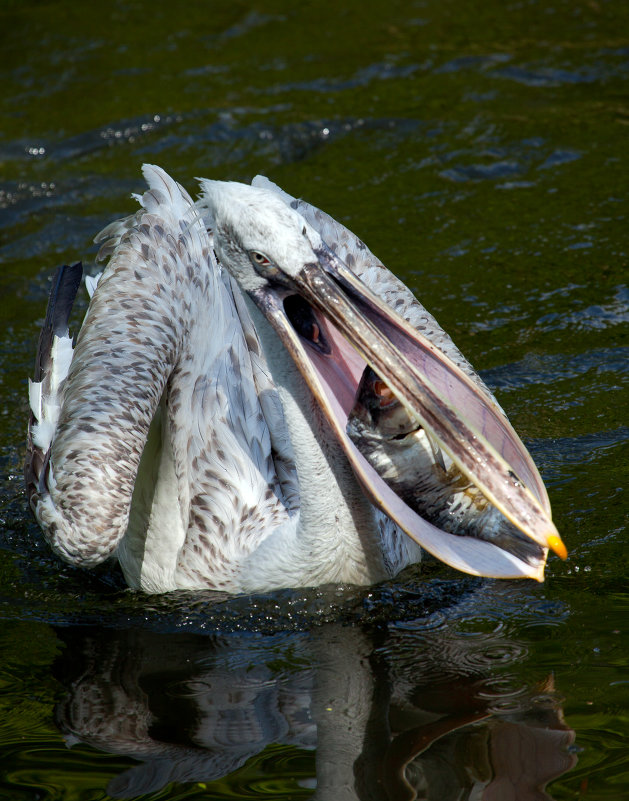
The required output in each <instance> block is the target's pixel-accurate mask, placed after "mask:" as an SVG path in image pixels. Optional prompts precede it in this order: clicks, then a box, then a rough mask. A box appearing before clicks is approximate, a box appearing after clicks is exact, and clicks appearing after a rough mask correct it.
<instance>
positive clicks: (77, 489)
mask: <svg viewBox="0 0 629 801" xmlns="http://www.w3.org/2000/svg"><path fill="white" fill-rule="evenodd" d="M144 174H145V177H146V179H147V181H148V183H149V190H148V191H147V192H145V194H144V195H143V196H142V198H138V199H139V200H140V202H141V205H142V208H141V210H140V211H139V212H138V213H137V214H135V215H134V216H132V217H130V218H127V219H126V220H122V221H119V222H117V223H114V224H113V225H111V226H109V227H108V228H107V229H105V231H103V233H102V234H101V235H100V237H99V240H100V241H103V246H102V249H101V255H110V256H111V258H110V260H109V263H108V264H107V267H106V268H105V270H104V272H103V275H102V277H101V278H100V280H99V281H98V285H97V287H93V286H92V287H90V288H91V289H93V290H94V291H93V296H92V299H91V302H90V306H89V309H88V312H87V315H86V317H85V321H84V323H83V326H82V328H81V331H80V333H79V336H78V339H77V343H76V348H75V349H74V352H73V353H72V352H70V354H68V352H67V348H65V344H64V342H65V341H61V340H60V339H59V338H57V339H56V340H53V347H52V348H49V347H48V346H47V345H46V344H45V343H44V350H45V353H44V355H43V356H41V355H40V357H39V361H40V363H43V364H44V365H45V366H46V365H49V364H61V367H62V368H63V369H62V370H61V372H59V369H57V370H56V373H55V375H56V378H55V381H54V382H52V383H53V384H54V387H53V389H52V390H51V389H50V386H51V382H50V381H48V382H46V381H45V380H44V381H43V380H42V376H41V375H39V376H36V378H37V379H38V380H37V381H36V382H35V384H34V388H32V389H31V393H30V398H31V406H32V410H33V415H34V419H33V421H32V426H31V434H30V435H29V448H30V451H29V454H30V455H29V464H31V465H33V466H34V468H35V469H34V470H32V471H31V477H30V478H31V481H30V485H31V493H30V494H31V505H32V508H33V510H34V512H35V516H36V517H37V519H38V521H39V523H40V525H41V526H42V528H43V529H44V532H45V535H46V537H47V539H48V540H49V542H50V544H51V545H52V547H53V548H54V549H55V551H57V553H59V554H60V555H61V556H62V557H63V558H64V559H66V560H67V561H69V562H71V563H74V564H79V565H84V566H91V565H94V564H97V563H99V562H101V561H103V560H104V559H106V558H107V557H108V556H110V555H111V554H113V553H114V552H115V551H116V549H117V548H118V547H119V546H121V550H120V556H121V562H122V563H123V569H125V573H126V574H127V580H128V581H129V583H130V584H131V585H132V586H142V587H144V588H145V589H149V590H153V591H160V590H162V591H163V590H165V589H171V588H174V587H175V586H180V587H181V586H203V585H205V586H210V587H215V588H218V589H230V587H231V582H232V578H233V575H232V574H233V571H234V570H235V569H236V567H237V564H238V561H239V558H240V557H241V556H242V557H243V558H244V557H245V556H246V555H247V554H249V553H250V552H251V551H252V550H253V549H254V548H255V547H256V546H257V545H258V544H259V540H260V538H263V537H264V536H266V533H267V532H268V528H266V527H265V525H270V526H271V528H272V527H273V526H276V525H277V524H278V521H279V520H283V519H284V518H285V517H286V515H287V513H288V512H289V511H290V509H291V505H293V506H294V500H293V501H291V500H290V497H289V500H287V497H286V496H287V495H288V496H290V495H291V491H292V487H293V485H292V484H291V479H292V480H293V482H294V476H292V475H291V471H290V453H289V452H288V450H287V448H286V447H285V448H284V450H283V451H282V453H281V454H280V457H278V462H281V464H280V469H279V470H278V469H276V464H275V457H276V455H277V453H276V451H274V450H273V448H272V443H271V438H270V434H269V423H268V420H267V415H268V416H270V417H272V418H273V419H272V424H273V425H274V426H275V427H277V426H279V428H280V435H279V436H280V439H281V423H282V420H281V419H280V420H279V422H278V419H277V413H276V412H277V409H276V407H275V406H274V404H273V391H274V388H273V387H272V386H271V387H269V386H267V387H265V389H266V390H267V391H266V392H265V406H264V408H263V407H262V405H261V403H260V399H259V394H258V393H259V386H260V382H261V381H263V380H264V370H263V367H264V366H263V365H261V356H260V354H259V350H260V348H259V343H258V344H256V338H255V332H252V330H251V328H252V326H251V325H250V323H249V326H248V327H247V322H246V320H247V317H246V310H245V309H244V305H243V304H242V300H241V299H240V297H239V292H238V290H237V289H235V287H234V286H233V284H232V282H231V280H230V279H229V278H228V277H227V276H225V275H222V274H221V271H220V269H219V268H218V266H217V264H216V261H215V258H214V254H213V250H212V243H211V238H210V235H209V234H208V232H207V230H206V227H205V225H204V223H203V221H202V220H201V219H200V218H199V217H198V214H197V213H196V212H195V210H194V208H193V203H192V201H191V199H190V197H189V196H188V194H187V193H186V192H185V191H184V190H183V189H182V188H181V187H180V186H179V185H178V184H176V183H175V182H174V181H173V180H172V179H170V178H169V177H168V176H167V175H166V173H164V172H163V171H162V170H159V169H158V168H155V167H145V168H144ZM236 293H238V294H237V295H236ZM235 295H236V297H235ZM240 315H243V316H244V318H245V329H246V332H245V331H243V320H241V316H240ZM57 327H59V326H57ZM61 327H63V326H61ZM66 339H67V337H66ZM68 342H69V340H68ZM59 343H60V344H59ZM55 345H56V346H57V350H58V351H59V350H60V351H63V352H64V353H65V357H64V358H63V359H60V358H59V357H58V355H57V356H55V353H54V350H55ZM61 346H63V347H61ZM64 348H65V350H64ZM52 357H54V358H52ZM68 368H69V369H68ZM256 382H257V383H256ZM277 405H279V401H278V402H277ZM54 407H58V411H57V412H56V413H55V415H54V416H53V415H51V414H50V413H49V410H50V409H53V408H54ZM273 415H275V417H273ZM276 438H277V437H276ZM280 450H281V449H280ZM286 489H287V491H286V492H285V490H286ZM125 533H126V534H127V535H128V536H126V537H125ZM123 537H124V543H123V544H122V545H121V541H122V540H123ZM144 559H151V560H153V561H152V563H151V564H150V565H149V564H147V563H146V562H144V561H143V560H144ZM125 565H126V567H125ZM175 578H176V580H175Z"/></svg>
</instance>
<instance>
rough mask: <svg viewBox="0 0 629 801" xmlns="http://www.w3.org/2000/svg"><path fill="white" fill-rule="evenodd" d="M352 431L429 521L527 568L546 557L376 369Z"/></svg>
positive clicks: (361, 392) (365, 380)
mask: <svg viewBox="0 0 629 801" xmlns="http://www.w3.org/2000/svg"><path fill="white" fill-rule="evenodd" d="M346 432H347V435H348V437H349V438H350V440H351V441H352V442H353V443H354V445H355V446H356V448H357V449H358V451H359V452H360V453H361V455H362V456H363V457H364V458H365V459H366V460H367V462H368V463H369V465H370V466H371V467H372V468H373V469H374V470H375V471H376V472H377V473H378V475H379V476H380V478H382V480H383V481H384V482H385V483H386V484H387V485H388V486H389V487H390V488H391V489H392V490H393V491H394V492H395V493H396V494H397V495H398V496H399V497H400V498H401V499H402V500H403V501H404V503H405V504H406V505H407V506H409V507H410V508H411V509H412V510H413V511H414V512H416V513H417V514H418V515H420V516H421V517H423V518H424V520H427V521H428V522H429V523H432V524H433V525H435V526H437V527H438V528H440V529H441V530H442V531H446V532H448V533H449V534H452V535H453V536H468V537H474V538H476V539H478V540H484V541H485V542H489V543H491V544H492V545H496V546H497V547H499V548H501V549H502V550H504V551H507V552H508V553H511V554H513V555H514V556H516V557H517V558H519V559H522V560H523V561H525V562H526V563H527V564H533V563H535V562H536V561H537V560H539V559H541V558H543V549H542V547H541V546H540V545H538V544H537V543H536V542H534V541H532V540H531V539H530V538H529V537H527V536H525V535H524V534H523V533H522V532H521V531H520V530H519V529H518V528H516V526H514V525H513V523H511V522H510V521H509V520H508V519H507V518H506V517H505V516H504V515H503V514H502V512H500V510H498V509H497V508H496V507H495V506H493V505H492V504H491V503H490V501H489V500H488V499H487V498H486V497H485V496H484V495H483V493H482V492H481V490H480V489H479V488H478V487H476V486H475V485H474V484H473V483H472V482H471V481H470V480H469V479H468V478H467V477H466V476H465V475H464V474H463V473H462V472H461V471H460V470H459V469H458V467H457V466H456V465H455V464H454V463H453V462H452V460H451V459H450V457H449V456H448V454H447V453H446V452H445V451H444V450H443V449H442V448H440V447H439V445H438V443H437V442H436V441H435V439H434V437H432V436H431V435H430V434H429V433H428V432H427V431H426V430H425V428H424V427H423V426H422V425H421V424H420V422H419V420H418V419H417V418H415V417H413V415H412V414H410V413H409V412H408V411H407V409H406V408H405V407H404V406H403V404H402V403H400V401H399V400H398V399H397V398H396V397H395V395H394V394H393V392H392V390H391V388H390V387H389V386H388V385H387V384H386V382H385V381H383V380H382V378H380V376H379V375H378V374H377V373H376V372H375V371H374V370H373V369H372V368H371V367H370V366H367V367H366V368H365V370H364V372H363V374H362V377H361V380H360V383H359V385H358V389H357V392H356V397H355V400H354V406H353V407H352V409H351V410H350V412H349V415H348V418H347V427H346Z"/></svg>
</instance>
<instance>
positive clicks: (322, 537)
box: [25, 166, 565, 592]
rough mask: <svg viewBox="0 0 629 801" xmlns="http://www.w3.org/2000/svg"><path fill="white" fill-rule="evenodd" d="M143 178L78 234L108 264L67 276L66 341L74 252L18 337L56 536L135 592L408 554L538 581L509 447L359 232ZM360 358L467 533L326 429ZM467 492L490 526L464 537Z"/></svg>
mask: <svg viewBox="0 0 629 801" xmlns="http://www.w3.org/2000/svg"><path fill="white" fill-rule="evenodd" d="M144 175H145V178H146V180H147V182H148V186H149V188H148V190H147V191H146V192H145V193H144V194H143V195H142V196H141V197H140V196H136V199H137V200H138V201H139V203H140V206H141V208H140V210H139V211H138V212H137V213H136V214H135V215H134V216H132V217H129V218H127V219H124V220H120V221H118V222H115V223H113V224H112V225H110V226H108V227H107V228H106V229H105V230H104V231H103V232H102V233H101V234H100V235H99V237H97V240H96V241H100V242H102V247H101V250H100V253H99V257H100V258H104V257H107V256H109V262H108V264H107V266H106V268H105V270H104V272H103V273H102V274H101V276H100V277H99V279H93V278H87V279H86V283H87V287H88V291H89V292H90V293H91V300H90V305H89V308H88V311H87V314H86V317H85V320H84V322H83V325H82V327H81V329H80V332H79V334H78V338H77V340H76V345H75V346H74V347H73V345H72V340H71V338H70V337H69V333H68V318H69V313H70V309H71V306H72V303H73V300H74V297H75V295H76V291H77V287H78V285H79V282H80V279H81V273H82V268H81V266H80V265H73V266H72V267H64V268H61V269H60V271H58V273H57V276H56V277H55V280H54V282H53V283H54V285H53V289H52V293H51V298H50V301H49V305H48V311H47V316H46V320H45V323H44V327H43V330H42V334H41V337H40V343H39V349H38V356H37V364H36V373H35V380H34V381H32V382H30V386H29V398H30V406H31V419H30V424H29V432H28V452H27V460H26V466H25V476H26V483H27V489H28V494H29V498H30V503H31V507H32V509H33V511H34V514H35V517H36V518H37V520H38V522H39V524H40V525H41V527H42V529H43V531H44V534H45V537H46V539H47V541H48V542H49V543H50V545H51V546H52V548H53V549H54V550H55V552H56V553H57V554H59V555H60V556H61V557H62V558H63V559H65V560H67V561H68V562H70V563H72V564H75V565H80V566H84V567H91V566H94V565H96V564H98V563H100V562H103V561H104V560H106V559H108V558H109V557H112V556H115V557H117V558H118V560H119V561H120V564H121V566H122V570H123V572H124V575H125V578H126V580H127V582H128V584H129V585H130V586H131V587H133V588H141V589H143V590H146V591H149V592H163V591H168V590H173V589H179V588H188V589H192V588H212V589H218V590H226V591H230V592H251V591H265V590H270V589H273V588H278V587H290V586H293V587H296V586H308V585H316V584H321V583H324V582H350V583H357V584H369V583H373V582H377V581H379V580H382V579H385V578H387V577H390V576H392V575H395V574H396V573H397V572H398V571H399V570H401V569H402V568H403V567H405V566H406V565H408V564H410V563H413V562H417V561H419V559H420V556H421V550H422V548H425V549H426V550H428V551H429V552H431V553H432V554H434V555H436V556H437V557H438V558H440V559H442V560H443V561H445V562H447V563H448V564H450V565H452V566H454V567H456V568H458V569H460V570H464V571H466V572H469V573H473V574H477V575H487V576H497V577H523V576H528V577H533V578H536V579H538V580H542V578H543V572H544V565H545V561H546V556H547V552H548V548H549V547H550V548H552V549H553V550H555V551H556V552H557V553H558V554H559V555H560V556H565V548H564V546H563V543H562V542H561V539H560V538H559V536H558V534H557V531H556V529H555V527H554V525H553V523H552V522H551V519H550V507H549V503H548V497H547V494H546V491H545V488H544V485H543V483H542V480H541V478H540V476H539V474H538V472H537V469H536V468H535V465H534V464H533V461H532V459H531V457H530V456H529V454H528V452H527V451H526V449H525V447H524V446H523V445H522V443H521V441H520V440H519V438H518V436H517V434H516V433H515V432H514V430H513V429H512V427H511V426H510V424H509V422H508V421H507V419H506V416H505V415H504V413H503V411H502V410H501V409H500V407H499V406H498V405H497V403H496V401H495V400H494V399H493V397H492V395H491V393H490V392H489V390H488V389H487V388H486V387H485V386H484V384H483V383H482V381H481V380H480V378H479V377H478V376H477V375H476V374H475V373H474V371H473V370H472V368H471V367H470V365H469V364H468V363H467V362H466V360H465V359H464V358H463V356H462V355H461V354H460V352H459V351H458V350H457V349H456V347H455V346H454V344H453V343H452V341H451V340H450V338H449V337H448V336H447V334H446V333H445V332H444V331H443V330H442V329H441V328H440V327H439V326H438V325H437V323H436V322H435V320H434V318H433V317H432V316H431V315H430V314H429V313H428V312H427V311H426V310H425V309H424V308H423V307H422V306H421V304H420V303H419V302H418V301H417V300H416V299H415V298H414V297H413V296H412V294H411V293H410V291H409V290H408V289H407V288H406V287H405V286H404V285H403V284H402V283H401V282H400V281H399V280H398V279H396V278H395V277H394V276H393V275H392V274H391V273H390V272H389V271H388V270H387V269H385V268H384V267H383V266H382V264H380V263H379V262H378V260H377V259H376V258H375V257H374V256H373V255H372V254H371V253H370V251H369V250H368V249H367V248H366V247H365V245H364V244H363V243H362V242H361V241H360V240H358V239H357V238H356V237H355V236H354V235H353V234H352V233H351V232H349V231H348V230H347V229H346V228H344V227H343V226H342V225H340V224H339V223H337V222H336V221H334V220H333V219H332V218H331V217H329V216H328V215H326V214H324V213H323V212H321V211H319V210H317V209H315V208H314V207H312V206H310V205H309V204H307V203H305V202H303V201H297V200H295V199H293V198H291V197H290V196H289V195H287V194H286V193H284V192H282V191H281V190H280V189H278V188H277V187H276V186H274V185H273V184H271V183H270V182H269V181H267V180H266V179H264V178H260V177H259V178H257V179H254V182H253V183H254V185H253V186H247V185H244V184H238V183H225V182H220V181H208V180H201V182H200V183H201V191H202V194H201V199H200V200H199V201H198V202H197V203H196V204H195V203H194V202H193V201H192V200H191V198H190V197H189V195H188V194H187V193H186V191H185V190H184V189H183V188H182V187H180V186H179V185H178V184H177V183H176V182H175V181H173V180H172V179H171V178H170V177H169V176H168V175H167V174H166V173H165V172H163V171H162V170H161V169H159V168H157V167H153V166H145V167H144ZM367 365H369V367H370V368H371V369H372V370H373V371H374V374H375V375H376V377H377V379H378V381H377V382H376V385H377V392H378V393H380V394H379V396H378V397H377V398H376V400H383V401H384V405H385V406H386V405H387V404H388V403H389V401H391V402H393V403H394V404H395V408H396V409H397V408H399V410H401V413H402V416H403V418H404V419H405V420H406V421H411V423H413V425H412V426H410V427H411V428H412V429H413V436H415V438H416V439H415V440H413V441H412V442H411V451H412V452H414V451H415V450H417V453H418V458H420V457H421V459H423V460H424V461H423V462H422V465H423V466H422V468H421V470H423V471H427V473H428V474H430V475H431V476H433V473H434V475H438V476H441V477H443V476H446V475H452V474H456V476H457V479H456V482H455V484H456V487H457V489H456V492H457V493H458V495H457V496H456V498H457V500H456V504H455V506H456V509H458V507H460V506H461V505H465V504H467V507H466V509H467V512H466V514H467V517H466V518H465V519H466V520H468V519H470V515H471V519H473V520H475V519H476V518H477V517H478V519H479V520H481V519H482V521H483V522H482V524H479V525H478V526H477V527H476V528H477V530H476V531H473V532H471V533H468V531H466V530H458V529H456V527H454V528H452V527H450V530H448V526H447V525H446V526H444V525H442V523H441V522H440V523H439V525H436V524H434V522H430V521H429V520H425V519H423V517H422V516H421V514H420V513H418V511H417V509H418V507H417V506H415V507H414V506H413V504H412V503H410V502H409V501H408V498H406V497H405V496H404V493H402V492H400V491H399V487H398V485H397V484H395V483H391V482H390V481H389V482H387V481H386V480H384V478H386V477H384V478H383V475H384V474H383V471H382V470H380V469H379V468H378V466H377V465H375V466H374V463H373V461H369V460H368V459H367V458H365V456H364V454H363V453H362V452H361V450H360V449H359V448H357V447H356V445H355V443H354V441H353V440H352V439H350V437H349V436H348V425H347V421H348V415H350V414H351V411H352V409H353V407H354V406H355V405H356V403H357V398H358V395H359V387H360V386H361V377H362V376H363V375H364V374H365V373H366V368H367ZM376 433H378V432H376ZM420 435H421V436H420ZM404 437H405V434H400V435H398V436H396V437H394V444H395V442H397V441H398V440H400V439H403V438H404ZM422 438H423V439H422ZM420 440H421V442H420ZM420 452H421V453H420ZM440 471H441V472H440ZM420 472H421V471H420ZM422 475H423V474H422ZM433 477H434V476H433ZM444 480H445V479H444ZM448 480H449V479H448ZM457 482H458V483H457ZM430 491H431V490H427V492H430ZM470 499H471V500H470ZM479 499H480V501H479ZM436 502H437V503H441V501H438V500H437V501H436ZM448 503H449V504H450V506H447V508H446V512H445V515H446V517H448V515H450V514H451V515H452V516H456V513H457V512H456V509H455V508H454V507H453V506H452V498H451V497H450V499H449V500H448ZM446 505H447V504H446ZM487 508H489V509H490V510H491V514H490V515H489V517H490V518H491V521H492V522H491V525H490V526H489V527H488V528H489V529H491V531H493V530H496V531H498V534H499V536H493V534H492V533H491V531H490V532H489V534H483V532H482V529H483V528H485V527H487V526H486V524H485V522H484V521H485V517H487ZM420 511H421V510H420ZM442 511H443V510H442ZM442 518H443V515H441V517H440V518H439V520H440V521H441V520H442ZM496 520H497V521H498V522H497V523H496ZM472 528H473V527H472Z"/></svg>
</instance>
